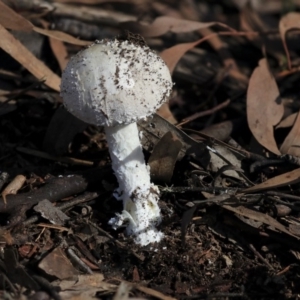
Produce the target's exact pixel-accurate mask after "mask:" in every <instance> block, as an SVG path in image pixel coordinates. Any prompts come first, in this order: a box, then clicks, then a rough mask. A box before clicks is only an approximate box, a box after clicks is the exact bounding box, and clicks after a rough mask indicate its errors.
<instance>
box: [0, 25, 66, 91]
mask: <svg viewBox="0 0 300 300" xmlns="http://www.w3.org/2000/svg"><path fill="white" fill-rule="evenodd" d="M0 36H1V39H0V48H2V49H3V50H4V51H5V52H7V53H8V54H9V55H10V56H12V57H13V58H14V59H15V60H16V61H18V62H19V63H20V64H21V65H22V66H24V67H25V68H26V69H27V70H28V71H29V72H30V73H31V74H32V75H34V76H35V77H36V78H37V79H38V80H44V83H45V85H47V86H48V87H50V88H52V89H53V90H55V91H59V90H60V78H59V76H57V75H56V74H55V73H53V72H52V71H51V70H50V69H49V68H48V67H47V66H46V65H45V64H44V63H43V62H42V61H40V60H39V59H37V58H36V57H35V56H34V55H33V54H32V53H31V52H30V51H29V50H28V49H27V48H26V47H25V46H24V45H23V44H22V43H21V42H20V41H18V40H17V39H15V38H14V36H13V35H12V34H11V33H10V32H8V31H7V30H6V29H5V28H4V27H3V26H2V25H0Z"/></svg>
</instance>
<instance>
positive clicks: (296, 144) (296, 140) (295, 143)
mask: <svg viewBox="0 0 300 300" xmlns="http://www.w3.org/2000/svg"><path fill="white" fill-rule="evenodd" d="M280 151H281V153H282V154H290V155H293V156H300V113H299V112H298V115H297V118H296V121H295V123H294V126H293V128H292V129H291V131H290V132H289V134H288V135H287V137H286V138H285V140H284V142H283V144H282V145H281V147H280Z"/></svg>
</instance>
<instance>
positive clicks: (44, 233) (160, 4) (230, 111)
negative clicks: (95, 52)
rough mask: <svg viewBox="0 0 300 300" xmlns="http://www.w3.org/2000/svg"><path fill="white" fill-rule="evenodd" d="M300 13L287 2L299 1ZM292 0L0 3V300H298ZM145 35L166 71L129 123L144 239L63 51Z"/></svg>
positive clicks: (298, 136) (299, 121)
mask: <svg viewBox="0 0 300 300" xmlns="http://www.w3.org/2000/svg"><path fill="white" fill-rule="evenodd" d="M298 11H299V12H298ZM299 24H300V2H299V1H298V0H294V1H292V0H289V1H280V0H272V1H251V0H250V1H240V0H226V1H202V0H184V1H176V0H161V1H149V0H144V1H141V0H116V1H115V0H114V1H110V0H53V1H45V0H36V1H30V0H22V1H15V2H14V1H9V0H3V1H0V36H1V39H0V48H1V50H0V172H1V173H0V189H1V194H2V197H1V199H0V214H1V217H0V226H1V227H0V247H1V251H0V298H1V299H31V300H34V299H35V300H36V299H45V300H47V299H114V300H127V299H132V300H133V299H162V300H170V299H251V300H253V299H272V300H273V299H300V264H299V262H300V261H299V260H300V241H299V239H300V213H299V212H300V114H299V109H300V93H299V86H300V84H299V83H300V73H299V70H300V42H299V39H300V35H299V29H300V25H299ZM124 30H125V31H126V32H127V33H126V34H127V35H129V36H130V37H131V38H143V39H144V40H145V42H146V43H147V45H148V46H149V47H150V48H151V49H153V50H155V51H156V52H157V53H159V55H160V56H161V57H162V59H163V60H164V61H165V62H166V64H167V66H168V67H169V69H170V72H171V74H172V78H173V81H174V83H175V84H174V87H173V91H172V94H171V96H170V99H169V102H168V104H165V105H163V106H162V107H161V108H160V109H159V110H158V111H157V113H156V114H154V115H153V116H152V117H150V118H148V119H147V120H141V121H140V122H139V123H138V127H139V129H140V131H141V132H142V134H141V143H142V146H143V149H144V154H145V159H146V162H147V163H148V164H149V166H150V168H151V178H152V181H153V182H154V183H155V184H156V185H158V187H159V189H160V201H159V206H160V208H161V212H162V215H163V221H162V223H161V224H160V225H159V230H161V231H162V232H163V233H164V239H163V240H162V241H161V242H160V243H156V244H149V245H147V246H144V247H141V246H139V245H136V244H135V243H134V240H133V238H132V237H130V236H127V235H126V232H125V228H124V227H122V228H119V229H118V230H114V229H113V228H112V227H111V226H110V225H109V224H108V222H109V220H110V219H111V218H112V217H114V216H115V213H117V212H121V211H122V203H121V202H120V201H117V200H116V199H115V198H114V197H113V191H114V190H115V189H116V188H117V186H118V184H117V181H116V178H115V177H114V174H113V171H112V169H111V160H110V156H109V152H108V147H107V143H106V137H105V133H104V130H103V128H102V127H96V126H93V125H89V124H86V123H83V122H82V121H79V120H78V119H76V118H75V117H73V116H72V115H71V114H70V113H68V112H67V111H66V110H65V108H64V107H63V100H62V98H61V97H60V80H61V74H62V71H63V70H64V69H65V67H66V65H67V62H68V60H69V58H70V57H71V56H72V55H74V54H76V53H77V52H78V51H80V50H81V49H83V48H84V47H85V46H87V45H89V44H91V43H92V42H93V41H94V40H102V39H114V38H115V37H117V36H120V35H124Z"/></svg>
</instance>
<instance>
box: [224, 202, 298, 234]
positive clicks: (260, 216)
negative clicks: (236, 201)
mask: <svg viewBox="0 0 300 300" xmlns="http://www.w3.org/2000/svg"><path fill="white" fill-rule="evenodd" d="M222 207H224V208H225V209H227V210H230V211H232V212H234V213H236V214H238V215H242V216H244V217H247V218H249V219H251V220H255V221H258V222H262V223H264V224H267V225H269V226H271V227H273V228H275V229H277V230H278V231H280V232H284V233H286V234H288V235H290V236H292V237H295V238H297V239H299V238H298V237H297V236H295V235H294V234H292V233H291V232H290V231H289V230H288V229H287V228H286V227H285V226H284V225H282V224H281V223H279V222H278V221H277V220H275V219H274V218H272V217H271V216H269V215H267V214H265V213H262V212H259V211H256V210H252V209H249V208H247V207H244V206H238V207H233V206H229V205H223V206H222Z"/></svg>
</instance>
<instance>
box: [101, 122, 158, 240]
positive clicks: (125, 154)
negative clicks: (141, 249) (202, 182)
mask: <svg viewBox="0 0 300 300" xmlns="http://www.w3.org/2000/svg"><path fill="white" fill-rule="evenodd" d="M105 133H106V139H107V143H108V146H109V151H110V156H111V160H112V168H113V170H114V173H115V176H116V177H117V180H118V183H119V188H118V189H117V190H116V191H115V193H114V196H115V197H116V198H117V199H120V200H123V208H124V210H123V212H122V214H118V215H117V217H116V218H113V219H111V220H110V224H111V225H113V227H114V228H117V227H119V226H120V225H122V224H123V222H124V221H125V220H128V221H129V225H128V226H127V233H128V234H129V235H134V236H135V242H136V243H138V244H141V245H147V244H149V243H152V242H159V241H160V240H161V239H162V237H163V234H162V233H161V232H159V231H157V229H156V228H155V226H156V225H157V224H158V223H160V222H161V215H160V209H159V207H158V204H157V202H158V199H159V190H158V188H157V187H156V186H155V185H153V184H151V182H150V174H149V169H148V167H147V166H146V164H145V160H144V155H143V150H142V146H141V143H140V140H139V132H138V128H137V124H136V123H131V124H128V125H117V126H114V127H110V126H106V127H105Z"/></svg>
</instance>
